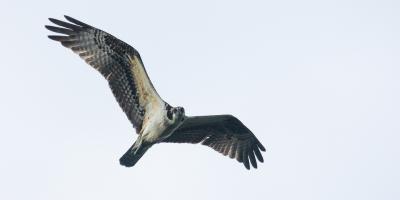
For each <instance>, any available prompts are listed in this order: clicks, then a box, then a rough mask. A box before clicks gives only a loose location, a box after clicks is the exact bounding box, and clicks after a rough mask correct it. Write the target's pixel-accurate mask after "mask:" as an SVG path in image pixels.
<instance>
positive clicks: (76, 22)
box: [64, 15, 92, 27]
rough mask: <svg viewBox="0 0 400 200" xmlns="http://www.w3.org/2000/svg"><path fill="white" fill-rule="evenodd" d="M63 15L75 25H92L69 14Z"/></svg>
mask: <svg viewBox="0 0 400 200" xmlns="http://www.w3.org/2000/svg"><path fill="white" fill-rule="evenodd" d="M64 17H65V19H67V20H68V21H70V22H72V23H74V24H77V25H80V26H83V27H92V26H90V25H88V24H85V23H83V22H81V21H79V20H77V19H74V18H72V17H70V16H67V15H64Z"/></svg>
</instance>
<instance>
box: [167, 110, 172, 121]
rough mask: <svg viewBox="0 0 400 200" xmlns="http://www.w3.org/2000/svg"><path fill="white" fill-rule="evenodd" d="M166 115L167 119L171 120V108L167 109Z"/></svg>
mask: <svg viewBox="0 0 400 200" xmlns="http://www.w3.org/2000/svg"><path fill="white" fill-rule="evenodd" d="M167 117H168V119H169V120H172V112H171V110H167Z"/></svg>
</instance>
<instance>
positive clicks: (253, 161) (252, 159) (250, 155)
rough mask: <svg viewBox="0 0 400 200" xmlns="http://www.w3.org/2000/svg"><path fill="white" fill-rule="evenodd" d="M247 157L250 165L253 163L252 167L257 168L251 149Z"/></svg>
mask: <svg viewBox="0 0 400 200" xmlns="http://www.w3.org/2000/svg"><path fill="white" fill-rule="evenodd" d="M249 158H250V163H251V165H253V167H254V168H257V161H256V157H255V156H254V152H253V151H250V152H249Z"/></svg>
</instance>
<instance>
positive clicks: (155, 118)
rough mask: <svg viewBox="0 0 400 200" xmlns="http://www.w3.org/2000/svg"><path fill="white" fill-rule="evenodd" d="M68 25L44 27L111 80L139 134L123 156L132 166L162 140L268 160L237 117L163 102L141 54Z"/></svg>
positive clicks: (101, 35) (76, 25) (103, 35)
mask: <svg viewBox="0 0 400 200" xmlns="http://www.w3.org/2000/svg"><path fill="white" fill-rule="evenodd" d="M65 19H66V20H67V21H68V22H64V21H60V20H57V19H53V18H49V20H50V21H51V22H53V23H54V24H56V25H58V26H48V25H46V26H45V27H46V28H47V29H48V30H50V31H53V32H56V33H60V34H63V35H49V36H48V37H49V38H50V39H52V40H55V41H58V42H61V44H62V45H63V46H65V47H67V48H69V49H71V50H72V51H73V52H75V53H76V54H78V55H79V56H80V57H81V58H82V59H83V60H85V61H86V63H88V64H89V65H91V66H92V67H94V68H95V69H96V70H97V71H99V72H100V73H101V74H102V75H103V76H104V77H105V78H106V79H107V81H108V83H109V86H110V88H111V90H112V93H113V94H114V96H115V98H116V99H117V101H118V103H119V105H120V107H121V108H122V110H123V111H124V112H125V114H126V115H127V117H128V119H129V121H130V122H131V123H132V124H133V126H134V128H135V129H136V133H137V134H138V138H137V140H136V141H135V143H134V144H133V145H132V146H131V147H130V148H129V150H128V151H127V152H126V153H125V154H124V155H123V156H122V157H121V158H120V160H119V161H120V164H121V165H124V166H126V167H132V166H134V165H135V164H136V162H137V161H138V160H139V159H140V158H141V157H142V156H143V154H144V153H145V152H146V151H147V150H148V149H149V148H150V147H151V146H153V145H154V144H157V143H161V142H173V143H192V144H195V143H201V144H203V145H206V146H209V147H211V148H213V149H214V150H216V151H218V152H220V153H222V154H223V155H225V156H229V157H230V158H235V159H236V160H237V161H239V162H241V163H243V164H244V166H245V167H246V168H247V169H250V164H249V163H251V165H252V166H253V167H254V168H257V161H256V157H257V159H258V160H259V161H260V162H263V157H262V155H261V152H260V150H261V151H265V148H264V146H263V145H262V144H261V143H260V141H258V139H257V138H256V137H255V136H254V135H253V133H252V132H251V131H250V130H249V129H248V128H247V127H246V126H245V125H243V123H242V122H241V121H239V120H238V119H237V118H236V117H234V116H232V115H210V116H194V117H190V116H186V115H185V110H184V109H183V108H182V107H172V106H171V105H170V104H168V103H167V102H165V101H164V100H162V99H161V97H160V96H159V95H158V93H157V92H156V90H155V89H154V87H153V84H152V83H151V81H150V79H149V77H148V75H147V72H146V70H145V68H144V65H143V62H142V59H141V58H140V55H139V53H138V52H137V51H136V49H134V48H133V47H131V46H129V45H128V44H126V43H125V42H123V41H121V40H119V39H117V38H115V37H114V36H112V35H110V34H108V33H106V32H104V31H102V30H100V29H97V28H95V27H93V26H90V25H88V24H86V23H83V22H81V21H78V20H76V19H74V18H71V17H68V16H65Z"/></svg>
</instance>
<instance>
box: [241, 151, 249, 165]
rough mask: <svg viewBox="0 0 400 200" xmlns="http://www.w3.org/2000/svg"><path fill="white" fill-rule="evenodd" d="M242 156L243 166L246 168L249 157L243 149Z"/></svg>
mask: <svg viewBox="0 0 400 200" xmlns="http://www.w3.org/2000/svg"><path fill="white" fill-rule="evenodd" d="M242 157H243V164H244V166H245V167H246V169H250V163H249V157H248V154H247V150H243V152H242Z"/></svg>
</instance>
